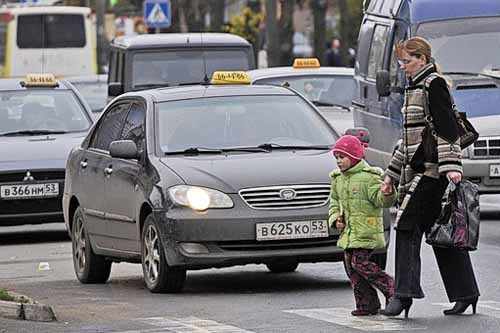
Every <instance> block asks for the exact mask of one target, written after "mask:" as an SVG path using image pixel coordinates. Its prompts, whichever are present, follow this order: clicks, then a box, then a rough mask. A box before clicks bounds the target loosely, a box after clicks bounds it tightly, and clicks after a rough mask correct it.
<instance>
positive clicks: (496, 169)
mask: <svg viewBox="0 0 500 333" xmlns="http://www.w3.org/2000/svg"><path fill="white" fill-rule="evenodd" d="M490 177H499V178H500V164H490Z"/></svg>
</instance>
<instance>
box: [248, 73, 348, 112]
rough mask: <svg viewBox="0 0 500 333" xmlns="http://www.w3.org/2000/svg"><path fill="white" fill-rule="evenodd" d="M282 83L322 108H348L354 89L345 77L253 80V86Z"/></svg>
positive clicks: (312, 76)
mask: <svg viewBox="0 0 500 333" xmlns="http://www.w3.org/2000/svg"><path fill="white" fill-rule="evenodd" d="M284 82H288V83H289V84H290V87H292V88H293V89H295V90H297V91H298V92H300V93H301V94H303V95H304V96H305V97H307V98H308V99H309V100H310V101H313V102H319V103H318V105H323V106H328V104H332V105H342V106H345V107H350V106H351V101H352V98H353V95H354V88H355V83H354V79H353V77H352V76H347V75H321V76H319V75H300V76H299V75H296V76H282V77H273V78H265V79H260V80H255V82H254V84H275V85H281V84H283V83H284Z"/></svg>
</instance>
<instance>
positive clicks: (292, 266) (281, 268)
mask: <svg viewBox="0 0 500 333" xmlns="http://www.w3.org/2000/svg"><path fill="white" fill-rule="evenodd" d="M266 266H267V269H269V271H270V272H271V273H291V272H295V270H296V269H297V267H299V263H298V262H296V261H283V262H273V263H269V264H266Z"/></svg>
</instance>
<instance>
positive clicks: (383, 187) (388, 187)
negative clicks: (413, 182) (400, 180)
mask: <svg viewBox="0 0 500 333" xmlns="http://www.w3.org/2000/svg"><path fill="white" fill-rule="evenodd" d="M380 191H382V193H383V194H384V195H390V194H392V192H393V187H392V184H388V183H386V182H383V183H382V185H381V186H380Z"/></svg>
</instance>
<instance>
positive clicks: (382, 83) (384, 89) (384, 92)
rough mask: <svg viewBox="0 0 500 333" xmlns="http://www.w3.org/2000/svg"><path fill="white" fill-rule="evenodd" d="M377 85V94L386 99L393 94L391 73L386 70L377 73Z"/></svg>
mask: <svg viewBox="0 0 500 333" xmlns="http://www.w3.org/2000/svg"><path fill="white" fill-rule="evenodd" d="M375 80H376V81H375V82H376V84H377V93H378V94H379V95H380V96H382V97H386V96H389V94H390V93H391V78H390V77H389V72H388V71H386V70H385V69H382V70H379V71H377V76H376V78H375Z"/></svg>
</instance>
